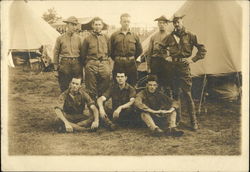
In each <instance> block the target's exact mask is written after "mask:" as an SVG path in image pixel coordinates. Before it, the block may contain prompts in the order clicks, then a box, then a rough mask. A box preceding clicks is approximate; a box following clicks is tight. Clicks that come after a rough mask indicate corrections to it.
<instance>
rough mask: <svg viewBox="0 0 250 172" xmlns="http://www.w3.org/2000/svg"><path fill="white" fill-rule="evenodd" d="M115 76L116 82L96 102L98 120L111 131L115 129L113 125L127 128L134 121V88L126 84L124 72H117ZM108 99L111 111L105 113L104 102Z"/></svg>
mask: <svg viewBox="0 0 250 172" xmlns="http://www.w3.org/2000/svg"><path fill="white" fill-rule="evenodd" d="M115 76H116V81H117V82H115V83H113V85H112V86H111V87H110V88H109V89H108V90H107V91H106V92H105V93H104V94H103V95H102V96H101V97H99V98H98V100H97V103H98V106H99V111H100V118H101V119H103V120H104V121H105V123H106V125H107V126H108V127H109V128H110V129H111V130H114V129H115V128H116V125H115V124H119V125H123V126H128V125H129V124H132V123H133V122H135V120H136V116H135V112H134V108H133V107H132V105H133V104H134V101H135V95H136V91H135V88H133V87H132V86H131V85H129V84H128V83H127V82H126V81H127V76H126V74H125V72H123V71H117V73H116V75H115ZM110 98H111V100H112V110H111V111H110V113H106V111H105V108H104V102H105V101H107V100H108V99H110ZM110 119H111V121H110ZM114 123H115V124H114Z"/></svg>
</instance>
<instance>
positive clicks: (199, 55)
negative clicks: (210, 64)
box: [191, 35, 207, 62]
mask: <svg viewBox="0 0 250 172" xmlns="http://www.w3.org/2000/svg"><path fill="white" fill-rule="evenodd" d="M191 38H192V42H193V44H194V46H195V47H196V48H197V50H198V52H197V53H196V55H195V56H194V57H193V58H192V61H193V62H196V61H198V60H201V59H204V58H205V55H206V52H207V50H206V49H205V46H204V45H203V44H199V43H198V41H197V37H196V35H192V37H191Z"/></svg>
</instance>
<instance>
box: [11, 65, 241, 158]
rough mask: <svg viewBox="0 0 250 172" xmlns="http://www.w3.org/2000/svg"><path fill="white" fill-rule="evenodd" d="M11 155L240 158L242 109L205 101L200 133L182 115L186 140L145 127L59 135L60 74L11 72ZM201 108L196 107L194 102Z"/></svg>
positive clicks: (200, 121) (238, 106)
mask: <svg viewBox="0 0 250 172" xmlns="http://www.w3.org/2000/svg"><path fill="white" fill-rule="evenodd" d="M9 74H10V82H9V88H10V89H9V106H10V107H9V111H10V112H9V116H8V120H9V123H8V124H9V128H8V134H9V136H8V137H9V154H10V155H239V154H240V142H241V137H240V129H241V125H240V123H241V122H240V120H241V113H240V105H239V104H236V103H220V102H217V103H207V109H208V112H207V114H201V115H199V116H198V120H199V123H200V130H198V131H197V132H192V131H190V130H189V129H188V126H189V118H188V116H187V114H186V113H184V114H183V121H184V125H183V126H182V129H183V131H184V132H185V134H184V136H183V137H180V138H172V137H165V136H164V137H153V136H151V135H150V134H149V131H148V129H147V128H145V127H143V126H140V127H137V128H121V129H119V130H117V131H114V132H110V131H108V130H106V129H105V128H101V129H99V130H98V131H97V132H95V133H89V132H85V133H70V134H67V133H58V132H57V130H56V127H55V114H54V112H53V107H54V105H55V101H56V99H57V97H58V96H59V94H60V90H59V87H58V82H57V79H56V77H55V75H56V73H53V72H49V73H41V74H32V73H30V72H23V71H22V68H20V67H19V68H14V69H10V72H9ZM196 106H197V103H196Z"/></svg>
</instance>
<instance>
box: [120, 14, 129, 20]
mask: <svg viewBox="0 0 250 172" xmlns="http://www.w3.org/2000/svg"><path fill="white" fill-rule="evenodd" d="M123 17H131V16H130V15H129V14H128V13H123V14H122V15H121V16H120V20H122V18H123Z"/></svg>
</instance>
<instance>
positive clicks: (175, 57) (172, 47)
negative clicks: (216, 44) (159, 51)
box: [163, 16, 206, 130]
mask: <svg viewBox="0 0 250 172" xmlns="http://www.w3.org/2000/svg"><path fill="white" fill-rule="evenodd" d="M183 17H184V16H174V18H173V25H174V31H173V32H172V33H171V34H169V35H168V36H167V37H166V38H165V39H164V40H163V47H164V48H166V49H168V51H169V53H170V57H168V58H167V60H168V61H172V65H173V73H174V79H173V85H174V90H175V91H174V98H175V99H176V100H178V101H179V102H180V92H181V90H182V93H183V97H184V98H185V100H186V101H187V107H188V113H189V116H190V120H191V124H192V129H193V130H197V129H198V122H197V118H196V112H195V105H194V102H193V99H192V95H191V86H192V78H191V73H190V67H189V64H191V63H195V62H196V61H198V60H200V59H203V58H204V57H205V54H206V49H205V46H204V45H202V44H200V43H198V41H197V37H196V35H194V34H192V33H191V32H188V31H187V30H186V29H185V27H184V26H183ZM194 46H195V47H196V48H197V50H198V52H197V53H196V55H195V56H194V57H192V58H190V56H191V55H192V51H193V47H194ZM180 121H181V112H179V113H178V116H177V123H179V122H180Z"/></svg>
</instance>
